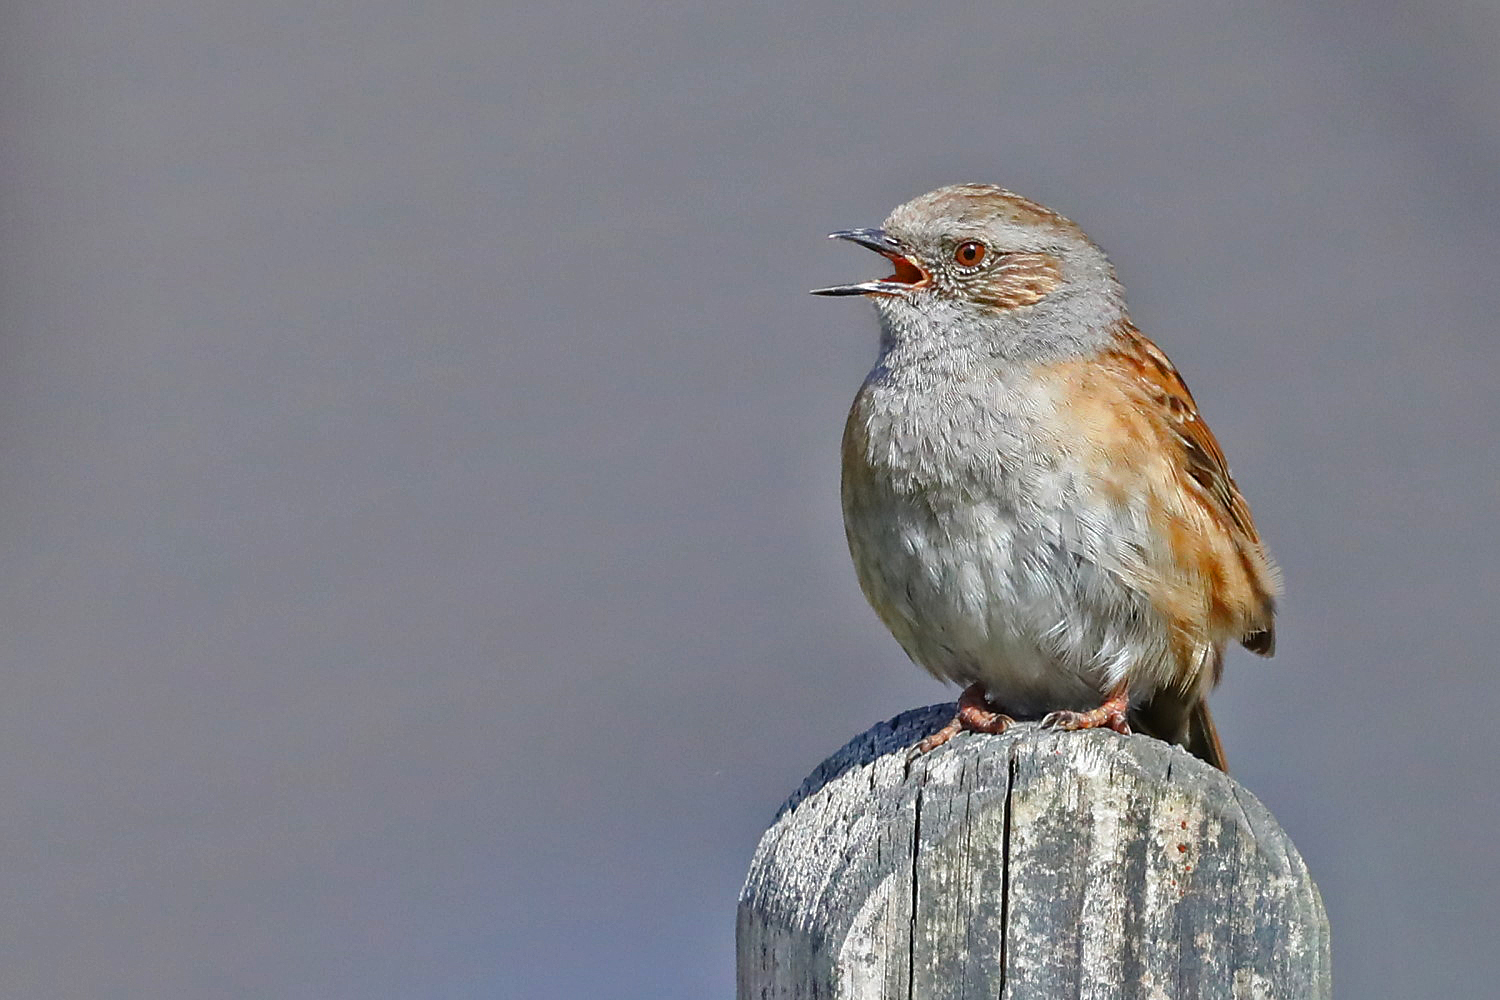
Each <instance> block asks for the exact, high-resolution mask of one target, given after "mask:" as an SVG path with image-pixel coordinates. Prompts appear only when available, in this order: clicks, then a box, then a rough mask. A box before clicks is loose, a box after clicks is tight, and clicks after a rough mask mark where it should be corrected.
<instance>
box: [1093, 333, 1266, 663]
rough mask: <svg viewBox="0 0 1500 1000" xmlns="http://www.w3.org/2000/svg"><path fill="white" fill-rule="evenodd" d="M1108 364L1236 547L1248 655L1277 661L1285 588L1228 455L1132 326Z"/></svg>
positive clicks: (1184, 485)
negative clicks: (1245, 601)
mask: <svg viewBox="0 0 1500 1000" xmlns="http://www.w3.org/2000/svg"><path fill="white" fill-rule="evenodd" d="M1105 361H1106V363H1108V364H1110V365H1111V366H1113V367H1115V368H1116V369H1117V371H1118V372H1119V373H1120V375H1121V376H1122V377H1123V378H1124V379H1125V380H1126V381H1133V383H1134V386H1135V388H1136V391H1137V392H1138V393H1139V394H1140V395H1141V402H1142V403H1143V404H1144V405H1145V406H1146V407H1148V408H1149V409H1150V410H1151V411H1152V413H1153V415H1154V416H1155V418H1156V419H1155V420H1154V421H1153V423H1155V424H1156V425H1157V426H1158V428H1159V429H1160V431H1161V432H1162V436H1163V438H1164V443H1165V444H1166V446H1167V447H1169V448H1175V449H1176V451H1177V455H1178V457H1179V458H1180V461H1178V462H1175V463H1173V467H1174V468H1175V469H1177V470H1180V475H1179V476H1178V478H1179V483H1178V487H1179V489H1180V490H1181V491H1182V492H1183V493H1184V494H1186V495H1187V496H1190V497H1192V498H1194V499H1195V500H1196V501H1197V503H1198V505H1199V506H1200V508H1201V509H1202V510H1203V512H1204V513H1205V514H1207V515H1208V518H1209V519H1210V521H1212V522H1213V523H1216V524H1217V525H1218V527H1219V529H1220V530H1221V531H1222V532H1223V533H1224V534H1225V535H1226V536H1227V537H1228V539H1229V540H1230V541H1231V542H1232V545H1233V550H1234V552H1235V554H1236V555H1237V556H1238V560H1239V562H1240V565H1241V568H1242V569H1243V571H1244V575H1245V579H1246V581H1247V582H1248V584H1249V586H1250V588H1251V590H1252V599H1251V603H1252V608H1251V613H1250V615H1249V616H1248V621H1247V622H1246V626H1247V627H1246V629H1245V631H1244V633H1243V634H1242V635H1240V636H1239V640H1240V642H1241V643H1242V644H1243V645H1244V646H1245V648H1246V649H1249V650H1251V651H1252V652H1255V653H1259V654H1261V655H1262V656H1270V655H1271V654H1272V653H1273V652H1274V651H1275V648H1276V631H1275V613H1276V594H1277V592H1278V591H1279V589H1280V588H1279V585H1278V581H1277V577H1276V570H1275V568H1274V566H1273V565H1272V564H1271V561H1270V558H1269V557H1268V556H1267V555H1266V552H1265V549H1264V547H1263V546H1262V545H1261V541H1260V535H1259V534H1258V533H1257V532H1256V530H1255V522H1254V521H1253V520H1251V517H1250V507H1249V505H1248V504H1247V503H1246V502H1245V498H1244V496H1243V494H1241V493H1240V489H1239V487H1238V486H1237V485H1236V484H1235V481H1234V477H1233V476H1231V475H1230V474H1229V464H1228V462H1226V461H1225V458H1224V452H1223V449H1221V448H1220V447H1219V442H1218V441H1217V440H1216V439H1215V438H1214V435H1213V431H1211V430H1209V428H1208V424H1206V423H1205V422H1204V421H1203V418H1202V417H1201V416H1199V414H1198V405H1197V403H1196V402H1195V401H1194V400H1193V394H1192V393H1191V392H1189V391H1188V387H1187V384H1186V383H1185V382H1183V380H1182V376H1181V375H1180V374H1178V372H1177V368H1176V367H1175V366H1174V365H1173V364H1172V362H1171V361H1170V360H1168V359H1167V356H1166V355H1165V354H1163V353H1162V352H1161V349H1160V348H1158V347H1157V346H1156V345H1155V344H1153V343H1151V341H1150V340H1148V339H1146V337H1145V336H1144V335H1142V334H1141V332H1140V331H1139V330H1137V329H1136V328H1135V327H1134V326H1131V325H1129V324H1128V323H1127V324H1122V325H1121V327H1120V329H1119V330H1118V331H1117V332H1116V336H1115V340H1114V346H1113V348H1112V349H1111V350H1110V351H1109V352H1108V354H1107V355H1106V358H1105Z"/></svg>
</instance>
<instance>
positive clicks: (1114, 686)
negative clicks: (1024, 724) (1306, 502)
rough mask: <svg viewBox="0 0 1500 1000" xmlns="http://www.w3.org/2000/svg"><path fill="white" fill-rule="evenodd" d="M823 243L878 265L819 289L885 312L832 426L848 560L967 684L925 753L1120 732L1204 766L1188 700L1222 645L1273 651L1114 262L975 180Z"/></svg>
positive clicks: (1236, 515)
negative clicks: (1183, 750)
mask: <svg viewBox="0 0 1500 1000" xmlns="http://www.w3.org/2000/svg"><path fill="white" fill-rule="evenodd" d="M833 236H834V237H836V238H838V239H844V240H849V241H852V242H854V243H858V244H860V245H861V246H864V247H868V248H869V249H871V250H874V251H875V252H876V253H879V254H882V255H884V256H885V257H886V258H888V259H889V260H890V262H891V264H892V265H893V266H894V273H892V274H891V275H890V276H888V277H885V278H881V279H879V280H875V281H865V282H861V283H859V284H853V285H840V286H837V287H834V288H822V289H818V290H817V291H816V292H815V293H814V294H817V295H862V296H866V297H868V298H870V299H871V300H872V301H873V302H874V304H875V306H876V309H877V310H878V311H879V314H880V329H881V336H880V355H879V359H878V360H877V361H876V363H875V367H874V368H873V369H872V370H871V371H870V374H869V375H868V376H867V377H866V378H865V382H864V385H863V386H862V387H861V388H860V391H859V394H858V396H857V397H856V398H855V400H854V406H853V408H852V409H851V410H850V413H849V420H848V424H847V426H846V427H845V431H844V444H843V491H842V492H843V505H844V525H845V530H846V533H847V535H848V539H849V550H850V552H851V554H852V555H853V557H854V566H855V570H856V572H857V573H858V576H859V582H860V586H861V588H862V589H863V590H864V593H865V596H866V597H867V598H868V599H869V601H870V604H871V605H872V606H873V607H874V608H875V612H876V614H878V615H879V616H880V619H881V621H883V622H884V623H885V624H886V626H887V627H888V628H889V629H890V630H891V632H892V633H893V634H894V635H895V637H896V640H897V642H899V643H900V644H901V646H902V648H904V649H905V650H906V652H907V654H908V655H909V656H910V657H911V658H912V660H914V661H915V662H916V663H918V664H920V665H921V666H923V667H925V668H926V669H927V670H928V671H930V672H931V673H932V674H934V675H936V676H937V677H939V678H942V679H945V680H949V681H954V682H956V683H959V684H963V685H967V687H966V689H965V690H964V693H963V695H962V696H961V697H960V699H959V711H958V715H957V717H956V718H955V719H954V720H953V721H952V722H951V723H950V724H949V725H948V726H947V727H945V728H944V729H943V730H941V731H940V732H938V733H935V734H933V735H932V736H930V737H928V738H927V739H926V740H924V741H923V743H922V744H921V747H920V749H922V750H924V751H926V750H931V749H933V748H934V747H936V746H939V745H941V744H942V743H943V742H944V741H946V740H947V739H949V738H950V737H951V736H952V735H954V734H955V733H957V732H959V731H960V730H961V729H971V730H976V731H981V732H999V731H1001V730H1003V729H1004V728H1005V727H1006V726H1007V725H1009V724H1010V722H1011V721H1012V720H1011V718H1010V716H1012V715H1014V716H1023V717H1024V716H1033V717H1034V716H1040V715H1043V714H1045V716H1046V717H1045V719H1044V720H1043V721H1044V724H1046V725H1050V726H1055V727H1058V728H1062V729H1084V728H1091V727H1095V726H1108V727H1110V728H1112V729H1115V730H1117V731H1119V732H1129V731H1130V727H1132V726H1133V727H1135V728H1137V729H1139V730H1141V731H1143V732H1146V733H1149V734H1151V735H1153V736H1157V737H1159V738H1161V739H1164V740H1169V741H1172V742H1175V743H1180V744H1182V745H1184V746H1185V747H1187V749H1188V750H1190V751H1191V752H1192V753H1194V754H1196V755H1197V756H1199V757H1201V758H1203V759H1204V760H1206V761H1208V762H1209V763H1211V764H1213V765H1215V766H1217V767H1220V768H1223V767H1224V754H1223V749H1222V747H1221V746H1220V744H1219V738H1218V735H1217V733H1216V732H1215V730H1214V725H1213V721H1212V719H1211V717H1210V716H1209V712H1208V706H1207V703H1206V701H1205V699H1206V698H1207V695H1208V693H1209V691H1210V690H1211V689H1212V688H1213V686H1214V685H1215V684H1216V683H1217V681H1218V679H1219V676H1220V673H1221V671H1222V666H1223V656H1224V649H1225V646H1226V645H1228V644H1230V643H1232V642H1239V643H1241V644H1243V645H1244V646H1245V647H1246V648H1248V649H1250V650H1252V651H1253V652H1256V653H1260V654H1262V655H1265V656H1269V655H1271V652H1272V650H1273V649H1274V646H1275V631H1274V621H1273V619H1274V614H1275V601H1276V595H1277V592H1278V582H1277V575H1276V571H1275V569H1274V567H1273V566H1272V564H1271V561H1270V558H1269V557H1268V556H1267V554H1266V551H1265V549H1264V547H1263V546H1262V545H1261V542H1260V538H1259V536H1258V535H1257V534H1256V531H1255V525H1254V524H1253V523H1252V522H1251V520H1250V510H1249V508H1248V507H1247V506H1246V504H1245V500H1244V497H1242V496H1241V495H1240V491H1239V488H1238V487H1237V486H1236V485H1235V482H1234V479H1233V478H1231V477H1230V474H1229V467H1228V465H1227V464H1226V463H1225V460H1224V454H1223V452H1222V451H1220V449H1219V445H1218V442H1217V441H1215V440H1214V436H1213V434H1212V433H1211V432H1210V431H1209V429H1208V426H1207V425H1206V424H1205V423H1204V422H1203V420H1202V418H1201V417H1200V416H1199V415H1198V407H1197V405H1196V404H1195V403H1194V401H1193V397H1192V395H1191V394H1189V392H1188V389H1187V386H1186V385H1184V384H1183V381H1182V378H1181V376H1179V375H1178V374H1177V369H1176V368H1174V367H1173V366H1172V363H1171V362H1170V361H1168V360H1167V358H1166V355H1164V354H1163V353H1162V352H1161V351H1160V350H1159V349H1158V348H1157V347H1156V345H1154V344H1153V343H1151V341H1149V340H1147V339H1146V338H1145V337H1144V336H1142V334H1141V333H1140V331H1139V330H1137V329H1136V328H1135V326H1134V325H1133V324H1132V323H1131V321H1130V316H1129V315H1128V314H1127V312H1126V310H1125V301H1124V296H1123V292H1122V290H1121V288H1120V285H1119V282H1118V281H1117V280H1116V278H1115V271H1114V268H1113V266H1112V265H1111V264H1110V262H1109V259H1108V258H1107V257H1105V255H1104V253H1103V252H1102V251H1101V250H1100V249H1099V248H1098V247H1096V246H1095V245H1094V244H1093V243H1092V242H1091V241H1090V240H1089V238H1088V237H1087V236H1085V235H1084V234H1083V231H1082V230H1080V229H1079V228H1078V226H1076V225H1075V224H1073V223H1072V222H1070V221H1069V220H1067V219H1065V218H1063V217H1062V216H1060V215H1057V214H1056V213H1055V212H1052V211H1051V210H1049V209H1047V208H1045V207H1043V206H1041V205H1038V204H1037V203H1035V202H1032V201H1028V200H1026V199H1025V198H1022V197H1020V196H1018V195H1015V194H1012V193H1011V192H1009V191H1006V190H1004V189H1003V188H999V187H994V186H991V185H987V184H960V185H956V186H953V187H945V188H940V189H939V190H937V191H933V192H931V193H930V194H925V195H922V196H921V197H920V198H916V199H914V200H912V201H910V202H907V203H906V204H905V205H902V206H901V207H900V208H897V209H896V210H895V211H894V212H892V213H891V215H890V217H889V218H888V219H886V221H885V223H884V225H883V226H882V227H881V228H879V229H854V230H849V231H848V232H840V233H834V234H833Z"/></svg>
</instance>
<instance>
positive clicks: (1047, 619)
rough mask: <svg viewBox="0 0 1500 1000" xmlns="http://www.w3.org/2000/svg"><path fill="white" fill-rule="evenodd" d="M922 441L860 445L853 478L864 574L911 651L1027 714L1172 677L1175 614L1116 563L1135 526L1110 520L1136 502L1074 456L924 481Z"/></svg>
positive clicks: (850, 519)
mask: <svg viewBox="0 0 1500 1000" xmlns="http://www.w3.org/2000/svg"><path fill="white" fill-rule="evenodd" d="M965 429H966V430H969V431H970V432H972V431H973V429H974V423H973V422H968V423H967V424H966V427H965ZM941 433H944V434H951V433H952V430H951V429H947V428H945V429H942V431H941ZM929 440H930V438H929ZM870 450H871V451H873V452H876V453H878V454H882V455H891V454H893V452H892V450H891V449H889V448H888V447H885V446H884V443H883V442H881V441H879V440H876V441H874V442H872V443H871V445H870ZM912 453H913V455H914V461H913V465H912V466H910V467H906V466H901V467H897V468H890V467H881V466H877V465H875V464H872V463H871V462H870V461H868V456H865V458H864V459H861V458H860V457H859V456H853V459H854V460H853V461H852V463H850V462H846V467H845V484H844V519H845V528H846V531H847V534H848V539H849V548H850V552H851V554H852V556H853V558H854V565H855V570H856V572H857V574H858V577H859V582H860V586H861V588H862V589H863V590H864V593H865V596H866V597H867V598H868V599H869V601H870V604H871V605H872V606H873V607H874V608H875V611H876V613H877V614H878V615H879V616H880V618H881V620H882V621H884V622H885V624H886V626H887V627H888V628H889V629H890V630H891V632H892V634H893V635H894V636H895V638H896V640H897V641H898V642H899V643H900V644H901V646H902V648H903V649H905V650H906V652H907V654H908V655H909V656H910V657H911V658H912V660H914V661H915V662H916V663H918V664H919V665H921V666H922V667H924V668H926V669H927V670H928V671H930V672H931V673H933V674H934V675H936V676H938V677H940V678H943V679H946V680H951V681H954V682H956V683H959V684H969V683H972V682H975V681H978V682H980V683H982V684H983V685H984V686H985V688H986V690H987V691H988V692H989V693H990V695H991V696H992V697H993V698H994V699H995V700H996V701H997V702H998V703H999V704H1000V705H1001V706H1002V707H1003V708H1004V709H1005V710H1006V711H1007V712H1009V713H1010V714H1013V715H1017V716H1034V715H1040V714H1043V713H1045V712H1048V711H1052V710H1055V709H1085V708H1091V707H1094V706H1096V705H1098V704H1099V702H1100V700H1101V697H1102V696H1103V694H1104V693H1105V692H1107V691H1108V690H1109V689H1110V688H1112V687H1113V686H1114V685H1115V684H1116V683H1117V682H1118V681H1120V680H1121V679H1124V678H1127V677H1128V678H1129V679H1130V681H1131V688H1132V695H1133V696H1135V698H1136V699H1137V700H1138V699H1139V698H1140V697H1141V696H1147V695H1149V694H1150V693H1151V692H1152V691H1154V690H1155V689H1157V688H1159V687H1160V686H1161V685H1162V684H1164V683H1166V682H1167V679H1168V678H1170V677H1171V676H1172V675H1173V668H1172V661H1171V654H1170V652H1169V650H1170V644H1169V642H1168V633H1167V626H1166V623H1165V621H1164V620H1163V619H1162V618H1161V616H1160V615H1159V614H1158V613H1157V611H1156V610H1155V609H1154V608H1153V607H1152V606H1151V604H1150V602H1149V600H1148V599H1147V598H1146V596H1145V595H1144V594H1143V593H1141V592H1139V591H1138V590H1135V589H1133V588H1131V587H1129V586H1128V585H1126V584H1125V583H1124V581H1123V578H1122V575H1121V574H1119V573H1116V572H1112V571H1111V570H1110V569H1109V568H1108V567H1109V566H1110V564H1111V561H1112V560H1114V559H1116V557H1117V556H1119V555H1120V553H1119V552H1118V551H1116V550H1118V549H1121V548H1128V544H1127V539H1128V535H1129V529H1128V525H1126V524H1124V523H1122V524H1120V525H1118V526H1115V525H1112V524H1111V518H1114V517H1123V516H1125V512H1120V513H1116V512H1111V511H1110V510H1109V509H1108V508H1107V506H1106V505H1104V504H1103V503H1102V502H1101V503H1098V504H1091V503H1090V497H1089V496H1088V495H1087V493H1088V491H1087V485H1086V484H1084V483H1081V482H1080V481H1079V479H1078V477H1077V476H1075V475H1070V474H1069V473H1068V471H1067V470H1066V469H1063V468H1057V467H1049V468H1046V469H1041V468H1030V469H1008V470H1002V469H995V470H993V472H992V474H991V470H984V475H982V476H978V477H976V475H974V474H973V472H972V470H970V473H969V474H966V475H959V476H955V477H954V478H953V480H952V481H943V482H922V481H921V480H920V468H919V466H920V465H921V464H922V463H923V462H925V461H926V456H925V454H924V452H923V451H922V450H921V448H920V444H919V443H918V444H917V447H916V448H914V449H913V451H912ZM991 454H993V452H991ZM847 457H849V456H846V458H847Z"/></svg>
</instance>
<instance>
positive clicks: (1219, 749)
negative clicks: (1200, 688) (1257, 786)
mask: <svg viewBox="0 0 1500 1000" xmlns="http://www.w3.org/2000/svg"><path fill="white" fill-rule="evenodd" d="M1182 745H1183V746H1185V747H1187V750H1188V753H1190V754H1192V755H1193V756H1194V757H1198V758H1200V759H1201V760H1206V761H1208V762H1209V763H1210V764H1212V765H1213V766H1214V767H1217V768H1218V769H1219V770H1221V771H1223V772H1225V773H1226V774H1227V773H1228V772H1229V764H1228V763H1227V762H1226V761H1225V760H1224V744H1222V743H1220V742H1219V731H1218V729H1216V728H1214V717H1213V716H1212V715H1210V714H1209V713H1208V702H1207V701H1205V700H1201V699H1200V700H1199V701H1198V703H1197V704H1196V705H1194V706H1193V707H1192V710H1191V711H1190V712H1188V726H1187V739H1186V740H1184V741H1183V744H1182Z"/></svg>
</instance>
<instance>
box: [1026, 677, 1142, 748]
mask: <svg viewBox="0 0 1500 1000" xmlns="http://www.w3.org/2000/svg"><path fill="white" fill-rule="evenodd" d="M1129 709H1130V692H1129V690H1127V688H1126V682H1125V681H1121V682H1120V683H1118V684H1116V685H1115V688H1114V690H1113V691H1111V692H1110V693H1109V695H1108V696H1107V697H1106V698H1105V699H1104V704H1102V705H1100V706H1099V707H1098V708H1091V709H1089V710H1088V711H1087V712H1067V711H1063V712H1052V713H1051V714H1049V715H1048V716H1047V717H1046V718H1044V719H1043V720H1042V728H1043V729H1062V730H1065V731H1069V732H1071V731H1072V730H1075V729H1106V728H1107V729H1113V730H1114V731H1115V732H1117V733H1123V734H1125V735H1129V733H1130V724H1129V723H1127V722H1126V721H1125V713H1126V712H1127V711H1129Z"/></svg>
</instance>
